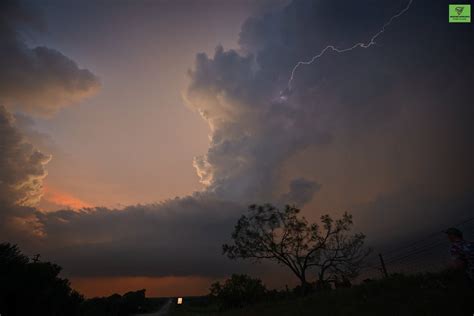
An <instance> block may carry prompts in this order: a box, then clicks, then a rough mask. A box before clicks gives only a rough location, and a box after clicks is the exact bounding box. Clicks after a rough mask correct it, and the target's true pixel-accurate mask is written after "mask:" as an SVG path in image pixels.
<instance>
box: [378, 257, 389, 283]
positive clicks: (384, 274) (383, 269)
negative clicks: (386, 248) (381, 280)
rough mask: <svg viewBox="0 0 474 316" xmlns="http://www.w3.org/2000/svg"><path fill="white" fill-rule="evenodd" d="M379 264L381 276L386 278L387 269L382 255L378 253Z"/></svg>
mask: <svg viewBox="0 0 474 316" xmlns="http://www.w3.org/2000/svg"><path fill="white" fill-rule="evenodd" d="M379 258H380V264H381V265H382V272H383V276H384V277H386V278H388V273H387V267H386V266H385V261H383V257H382V254H381V253H379Z"/></svg>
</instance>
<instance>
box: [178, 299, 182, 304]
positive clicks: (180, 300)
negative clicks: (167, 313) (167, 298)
mask: <svg viewBox="0 0 474 316" xmlns="http://www.w3.org/2000/svg"><path fill="white" fill-rule="evenodd" d="M181 304H183V298H182V297H178V305H181Z"/></svg>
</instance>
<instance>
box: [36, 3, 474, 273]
mask: <svg viewBox="0 0 474 316" xmlns="http://www.w3.org/2000/svg"><path fill="white" fill-rule="evenodd" d="M404 5H406V2H404V1H392V2H381V1H363V2H360V1H357V2H355V1H347V2H345V3H340V2H337V3H336V2H334V1H317V2H315V1H306V0H302V1H294V2H292V3H291V4H289V5H288V6H286V7H283V8H281V9H278V10H270V11H265V13H263V15H259V16H255V17H253V18H251V19H249V20H248V21H247V22H245V23H244V26H243V28H242V33H241V37H240V45H241V48H240V49H239V50H229V51H226V50H224V49H223V48H222V47H218V48H217V49H216V52H215V54H214V55H213V56H207V55H205V54H199V55H198V56H197V58H196V64H195V67H194V68H193V70H191V71H190V78H191V84H190V86H189V89H188V91H187V95H186V97H187V100H188V102H189V104H190V106H191V107H193V108H195V109H196V110H197V111H199V113H201V114H202V116H203V118H204V119H206V120H207V122H208V123H209V125H210V128H211V142H210V148H209V151H208V152H207V154H206V155H204V156H202V157H198V158H196V159H195V161H194V165H195V167H196V169H197V172H198V175H199V176H200V178H201V181H202V182H203V183H205V184H206V186H207V187H206V190H205V192H203V193H200V194H197V195H195V196H190V197H185V198H180V199H176V200H171V201H167V202H164V203H162V204H159V205H143V206H134V207H127V208H125V209H124V210H109V209H101V208H96V209H89V210H82V211H79V212H74V211H57V212H53V213H37V215H36V216H37V218H36V222H35V223H36V224H37V226H38V227H40V229H41V234H40V235H41V236H42V237H40V238H39V239H38V242H40V244H41V247H40V248H35V249H41V251H42V252H43V253H44V254H45V255H46V256H47V257H49V258H54V260H57V261H58V262H59V263H60V264H62V265H63V266H64V267H65V269H66V270H69V271H72V273H73V274H76V275H169V274H175V275H189V274H201V275H220V274H222V273H226V272H228V271H230V269H231V266H230V264H231V263H230V262H228V261H227V260H226V259H225V258H223V257H221V256H220V245H221V244H222V243H223V242H225V241H226V240H227V238H229V234H230V232H231V230H232V226H233V224H234V223H235V220H236V218H237V217H238V215H239V214H241V212H242V211H243V210H244V209H245V207H244V206H243V205H245V204H246V203H247V202H260V201H265V202H272V201H273V202H277V201H280V200H281V199H291V200H294V201H293V202H295V203H306V202H308V201H310V200H311V198H312V196H313V194H314V193H316V192H318V195H317V197H316V199H315V200H317V199H318V198H319V197H320V196H321V195H324V194H325V193H326V192H327V191H325V190H330V187H331V186H327V185H326V184H325V183H324V182H323V181H320V180H319V176H322V175H323V174H324V173H326V174H329V175H330V176H327V177H326V178H328V179H330V180H332V179H334V181H335V183H332V187H333V188H334V187H343V188H347V190H356V189H359V187H362V189H361V190H362V192H364V193H367V194H366V195H368V196H371V195H374V194H376V193H373V192H372V191H370V190H371V189H369V186H368V185H367V183H366V181H367V178H371V177H372V178H373V177H375V178H376V179H377V182H376V183H380V184H381V185H384V186H383V188H382V189H384V190H387V191H389V192H385V193H384V194H381V195H379V198H376V199H375V200H374V201H372V202H371V203H368V204H367V205H364V206H356V205H354V212H355V215H356V222H357V221H360V220H363V221H364V222H365V224H366V226H365V227H367V226H372V225H377V227H379V228H380V229H372V233H373V235H372V236H369V237H371V238H379V241H381V240H383V238H384V234H385V233H386V232H387V231H391V230H393V229H395V227H400V229H404V230H406V231H409V230H410V229H416V227H417V226H419V223H420V222H421V221H422V220H423V219H424V218H430V220H432V222H431V224H430V225H435V224H436V223H435V221H436V222H441V221H444V220H446V219H447V218H448V217H449V218H454V217H459V216H465V215H466V214H467V213H466V209H468V208H469V207H471V206H472V194H469V192H470V190H472V182H473V180H474V179H473V172H472V171H473V169H472V161H473V158H474V157H473V151H472V148H473V143H472V135H473V134H474V133H473V130H472V121H473V110H472V106H471V105H472V101H471V98H470V91H471V89H472V88H471V87H472V86H474V85H473V83H474V82H473V77H472V76H473V74H472V71H469V70H470V69H473V63H474V61H473V60H472V55H474V54H473V53H474V51H473V47H472V44H473V43H472V38H473V37H472V35H473V34H472V27H471V26H470V25H466V26H464V25H449V24H448V23H446V13H447V12H446V11H447V2H439V3H434V2H433V1H423V0H415V1H414V2H413V6H412V8H411V9H410V11H408V12H407V14H406V15H404V16H403V17H402V18H400V19H399V20H397V21H396V23H394V24H393V25H392V26H390V28H389V29H388V30H387V32H386V33H385V34H384V35H383V36H382V37H381V38H380V39H379V40H378V41H377V42H378V44H377V45H375V46H373V47H371V48H369V49H358V50H355V51H353V52H350V53H347V54H344V55H338V54H334V53H330V54H327V55H326V56H324V57H323V58H321V59H320V60H319V62H317V63H314V64H313V65H310V66H305V67H301V68H300V69H299V70H298V72H297V73H296V77H295V81H294V83H293V87H294V89H293V91H292V93H291V95H289V96H288V100H280V99H279V98H278V97H279V95H280V91H282V90H284V89H285V88H286V85H287V82H288V78H289V75H290V72H291V69H292V67H293V66H294V65H295V64H296V63H297V61H299V60H301V59H303V60H306V59H308V58H310V57H311V56H313V55H314V54H317V53H318V52H319V51H320V50H321V49H322V48H324V46H325V45H327V44H333V45H336V46H341V47H342V48H344V47H347V46H351V45H352V44H353V43H354V42H357V41H361V40H365V39H369V38H370V37H371V36H372V35H373V34H374V32H376V31H377V29H378V28H379V27H380V26H381V25H383V23H384V22H386V20H387V19H388V18H389V17H390V15H391V14H394V13H396V12H397V11H398V10H400V9H401V8H402V7H404ZM308 148H312V149H313V150H312V151H309V150H308V151H303V150H306V149H308ZM331 149H334V153H335V154H334V157H336V158H339V157H344V160H343V159H337V160H336V159H332V160H331V159H326V160H323V158H322V155H320V153H321V152H322V151H323V150H331ZM302 151H303V155H302V156H303V158H302V160H303V161H302V162H301V165H302V166H304V165H306V166H310V168H307V169H306V170H308V171H307V172H308V173H310V174H309V175H306V174H291V175H290V177H289V180H288V181H286V182H287V183H281V182H282V179H281V177H282V174H283V171H284V168H285V166H286V165H287V164H288V163H291V161H292V159H293V158H294V156H295V155H297V154H301V153H302ZM331 158H332V157H331ZM337 161H343V162H344V163H343V164H339V163H338V162H337ZM354 170H355V171H358V172H355V171H354ZM332 175H334V177H331V176H332ZM355 175H357V176H355ZM388 175H390V177H389V176H388ZM349 178H351V179H349ZM353 178H355V179H353ZM304 179H314V180H315V181H317V183H316V182H312V181H309V180H304ZM349 181H351V182H350V183H354V185H353V186H348V185H346V184H347V183H348V182H349ZM319 183H320V184H319ZM356 186H357V188H356ZM320 187H321V189H320V190H319V188H320ZM288 188H289V189H288ZM376 189H377V190H374V189H372V190H373V191H375V192H379V191H378V189H379V188H376ZM382 189H381V190H382ZM364 190H365V191H364ZM369 193H373V194H369ZM461 197H463V198H461ZM224 201H227V202H224ZM456 201H457V202H458V203H459V204H456ZM349 211H350V210H349ZM357 215H359V216H360V220H358V219H357ZM432 215H433V216H432ZM431 216H432V217H431ZM368 230H369V231H370V227H369V229H368ZM385 235H386V234H385ZM391 236H392V237H393V236H395V237H396V234H392V235H391Z"/></svg>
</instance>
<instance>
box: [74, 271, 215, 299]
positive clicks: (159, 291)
mask: <svg viewBox="0 0 474 316" xmlns="http://www.w3.org/2000/svg"><path fill="white" fill-rule="evenodd" d="M69 280H70V281H71V285H72V288H73V289H75V290H77V291H79V292H80V293H81V294H83V295H84V296H86V297H88V298H90V297H101V296H110V295H112V294H114V293H118V294H120V295H123V294H125V293H126V292H129V291H136V290H141V289H146V296H147V297H178V296H179V297H183V296H196V295H206V294H208V293H209V286H210V285H211V283H213V282H215V281H221V280H216V279H212V278H206V277H199V276H188V277H185V276H183V277H178V276H166V277H70V278H69Z"/></svg>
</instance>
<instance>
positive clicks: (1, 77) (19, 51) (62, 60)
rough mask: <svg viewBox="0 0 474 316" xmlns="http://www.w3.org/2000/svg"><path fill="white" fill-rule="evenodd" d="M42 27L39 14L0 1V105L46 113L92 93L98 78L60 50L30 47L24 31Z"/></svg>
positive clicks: (96, 87)
mask: <svg viewBox="0 0 474 316" xmlns="http://www.w3.org/2000/svg"><path fill="white" fill-rule="evenodd" d="M43 28H45V25H44V23H43V22H42V20H41V18H40V17H39V16H38V14H37V13H36V12H35V11H34V10H33V9H31V8H30V7H26V6H25V5H22V4H20V3H19V2H17V1H14V0H7V1H2V3H1V4H0V38H1V39H2V40H1V41H0V68H1V69H2V71H1V73H0V104H2V105H4V106H7V107H8V108H10V109H15V110H21V111H23V112H26V113H30V114H35V115H43V116H48V115H52V114H54V113H56V112H57V111H58V110H59V109H61V108H63V107H65V106H68V105H71V104H73V103H75V102H78V101H80V100H82V99H83V98H85V97H87V96H90V95H93V94H94V93H95V92H96V91H97V90H98V89H99V87H100V83H99V80H98V78H97V77H96V76H95V75H94V74H93V73H92V72H90V71H89V70H87V69H83V68H80V67H79V66H78V65H77V64H76V62H75V61H73V60H71V59H70V58H68V57H67V56H65V55H63V54H62V53H61V52H59V51H57V50H55V49H52V48H48V47H45V46H37V47H29V46H28V44H27V42H26V40H25V34H28V35H31V34H33V33H34V32H40V31H42V29H43Z"/></svg>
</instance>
